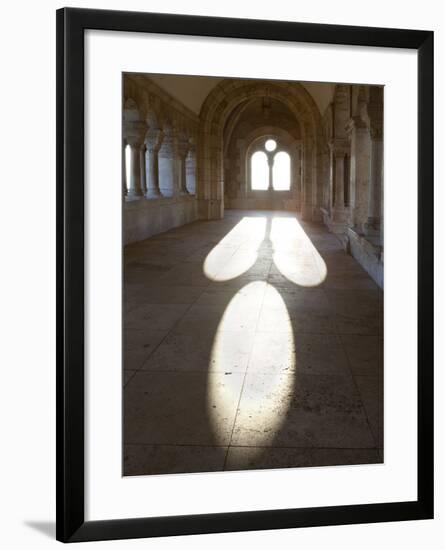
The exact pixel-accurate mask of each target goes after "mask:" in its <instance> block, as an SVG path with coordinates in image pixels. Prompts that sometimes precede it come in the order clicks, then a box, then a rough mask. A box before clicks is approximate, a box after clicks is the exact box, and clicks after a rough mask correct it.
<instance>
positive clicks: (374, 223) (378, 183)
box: [366, 129, 383, 234]
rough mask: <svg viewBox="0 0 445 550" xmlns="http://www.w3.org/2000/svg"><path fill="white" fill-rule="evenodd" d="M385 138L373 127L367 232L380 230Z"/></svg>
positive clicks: (375, 232) (376, 232)
mask: <svg viewBox="0 0 445 550" xmlns="http://www.w3.org/2000/svg"><path fill="white" fill-rule="evenodd" d="M382 165H383V138H382V133H381V132H380V133H379V132H376V131H373V130H372V129H371V166H370V182H369V203H368V222H367V228H366V229H367V233H368V234H378V233H379V231H380V214H381V193H382Z"/></svg>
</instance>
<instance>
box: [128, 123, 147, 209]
mask: <svg viewBox="0 0 445 550" xmlns="http://www.w3.org/2000/svg"><path fill="white" fill-rule="evenodd" d="M124 129H125V134H126V135H125V138H126V141H127V143H128V145H129V146H130V152H131V156H130V181H129V182H128V192H127V197H128V198H129V199H138V198H140V197H142V196H143V192H142V187H141V162H140V161H141V146H142V144H143V139H144V134H145V131H146V129H147V128H146V125H145V123H143V122H139V121H136V122H127V123H126V124H125V127H124Z"/></svg>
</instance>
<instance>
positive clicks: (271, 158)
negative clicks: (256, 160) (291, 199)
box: [267, 154, 275, 192]
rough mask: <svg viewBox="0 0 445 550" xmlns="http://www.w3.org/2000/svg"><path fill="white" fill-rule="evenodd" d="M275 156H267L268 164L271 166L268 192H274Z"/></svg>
mask: <svg viewBox="0 0 445 550" xmlns="http://www.w3.org/2000/svg"><path fill="white" fill-rule="evenodd" d="M274 157H275V155H274V154H272V155H271V154H269V155H267V164H268V166H269V180H268V185H267V191H268V192H271V191H273V161H274Z"/></svg>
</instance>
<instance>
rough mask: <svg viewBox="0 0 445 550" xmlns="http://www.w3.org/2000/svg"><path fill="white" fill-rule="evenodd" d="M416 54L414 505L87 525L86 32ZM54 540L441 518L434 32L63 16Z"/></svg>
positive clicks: (101, 14)
mask: <svg viewBox="0 0 445 550" xmlns="http://www.w3.org/2000/svg"><path fill="white" fill-rule="evenodd" d="M86 29H99V30H113V31H122V32H127V31H129V32H144V33H166V34H173V35H175V34H179V35H198V36H208V37H220V38H245V39H265V40H277V41H291V42H306V43H321V44H342V45H354V46H380V47H387V48H409V49H412V50H417V54H418V84H417V85H418V457H417V458H418V471H417V476H418V477H417V482H418V485H417V486H418V498H417V500H416V501H412V502H411V501H410V502H392V503H376V504H364V505H348V506H330V507H318V508H300V509H277V510H266V511H248V512H239V513H218V514H205V515H187V516H176V517H149V518H138V519H116V520H106V521H85V519H84V495H85V477H84V446H85V438H84V402H85V399H84V300H85V292H84V261H85V260H84V31H85V30H86ZM56 171H57V430H56V431H57V471H56V475H57V495H56V497H57V503H56V510H57V532H56V536H57V539H58V540H60V541H63V542H77V541H92V540H107V539H124V538H139V537H156V536H169V535H184V534H197V533H216V532H229V531H247V530H263V529H283V528H294V527H308V526H323V525H341V524H353V523H374V522H384V521H402V520H416V519H429V518H433V497H434V493H433V32H430V31H418V30H402V29H386V28H368V27H352V26H339V25H321V24H309V23H293V22H278V21H264V20H262V21H259V20H250V19H249V20H247V19H229V18H219V17H201V16H190V15H166V14H159V13H139V12H126V11H108V10H86V9H75V8H63V9H60V10H58V11H57V168H56Z"/></svg>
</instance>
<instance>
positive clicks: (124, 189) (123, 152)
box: [122, 139, 127, 199]
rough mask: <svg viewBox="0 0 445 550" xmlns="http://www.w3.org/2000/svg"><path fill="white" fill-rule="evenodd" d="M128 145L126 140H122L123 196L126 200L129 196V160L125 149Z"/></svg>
mask: <svg viewBox="0 0 445 550" xmlns="http://www.w3.org/2000/svg"><path fill="white" fill-rule="evenodd" d="M126 146H127V143H126V141H125V139H123V140H122V194H123V197H124V199H125V198H126V196H127V159H126V158H125V157H126V154H125V148H126Z"/></svg>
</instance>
